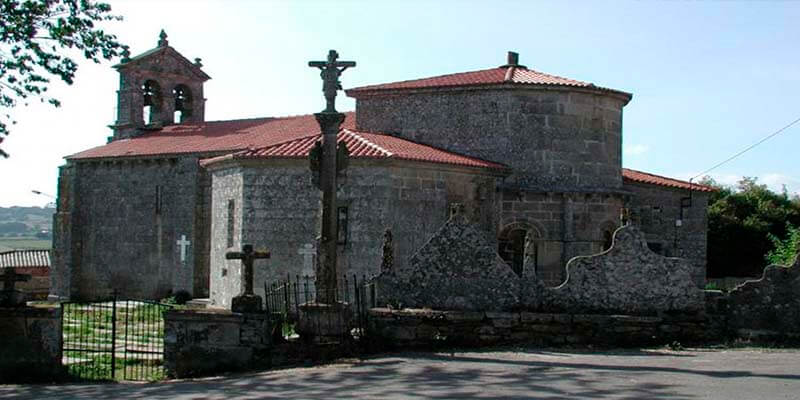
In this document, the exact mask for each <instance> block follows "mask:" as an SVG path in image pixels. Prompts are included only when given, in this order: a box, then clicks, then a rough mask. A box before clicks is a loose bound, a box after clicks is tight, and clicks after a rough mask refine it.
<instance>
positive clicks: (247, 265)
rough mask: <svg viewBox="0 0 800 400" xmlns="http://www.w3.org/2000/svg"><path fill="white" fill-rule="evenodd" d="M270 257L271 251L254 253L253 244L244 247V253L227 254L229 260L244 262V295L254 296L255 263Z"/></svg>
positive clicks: (231, 252)
mask: <svg viewBox="0 0 800 400" xmlns="http://www.w3.org/2000/svg"><path fill="white" fill-rule="evenodd" d="M269 257H270V253H269V251H262V250H255V251H253V245H252V244H246V245H244V246H242V251H230V252H228V253H225V258H226V259H228V260H242V266H243V267H244V295H252V294H253V261H255V260H257V259H262V258H269Z"/></svg>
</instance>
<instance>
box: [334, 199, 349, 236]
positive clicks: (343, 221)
mask: <svg viewBox="0 0 800 400" xmlns="http://www.w3.org/2000/svg"><path fill="white" fill-rule="evenodd" d="M336 219H337V221H338V223H337V228H336V229H337V232H336V243H337V244H347V222H348V221H347V207H339V208H337V209H336Z"/></svg>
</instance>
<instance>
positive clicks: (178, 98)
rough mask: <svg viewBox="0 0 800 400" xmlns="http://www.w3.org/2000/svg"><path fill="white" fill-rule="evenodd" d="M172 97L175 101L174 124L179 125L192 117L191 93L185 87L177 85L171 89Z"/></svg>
mask: <svg viewBox="0 0 800 400" xmlns="http://www.w3.org/2000/svg"><path fill="white" fill-rule="evenodd" d="M172 97H173V99H174V101H175V114H174V116H173V117H174V122H175V123H181V122H183V121H184V120H185V119H186V117H188V116H190V115H192V91H191V90H189V87H188V86H186V85H177V86H175V88H174V89H172Z"/></svg>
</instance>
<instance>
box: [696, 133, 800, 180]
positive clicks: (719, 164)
mask: <svg viewBox="0 0 800 400" xmlns="http://www.w3.org/2000/svg"><path fill="white" fill-rule="evenodd" d="M798 122H800V117H799V118H797V119H796V120H794V121H792V122H790V123H789V124H788V125H786V126H784V127H783V128H781V129H778V130H777V131H775V132H772V133H771V134H770V135H769V136H767V137H765V138H763V139H761V140H759V141H758V142H756V143H754V144H752V145H750V146H749V147H747V148H746V149H744V150H742V151H740V152H738V153H736V154H734V155H732V156H730V157H728V158H727V159H725V161H722V162H721V163H718V164H717V165H715V166H713V167H711V168H709V169H707V170H705V171H703V172H701V173H699V174H697V175H695V176H693V177H692V178H691V179H689V182H691V181H693V180H694V179H695V178H698V177H700V176H703V175H705V174H707V173H709V172H711V171H713V170H715V169H717V167H720V166H722V165H723V164H725V163H727V162H728V161H731V160H733V159H734V158H736V157H739V156H740V155H742V154H744V153H747V152H748V151H750V150H752V149H753V148H754V147H756V146H758V145H760V144H761V143H764V142H766V141H767V140H769V139H772V138H773V137H775V136H777V135H778V134H779V133H781V132H783V131H785V130H787V129H789V128H790V127H791V126H792V125H794V124H796V123H798Z"/></svg>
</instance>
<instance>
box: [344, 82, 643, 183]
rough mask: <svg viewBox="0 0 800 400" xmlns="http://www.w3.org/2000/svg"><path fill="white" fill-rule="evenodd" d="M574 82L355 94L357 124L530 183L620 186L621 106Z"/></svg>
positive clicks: (619, 99) (618, 100)
mask: <svg viewBox="0 0 800 400" xmlns="http://www.w3.org/2000/svg"><path fill="white" fill-rule="evenodd" d="M627 100H628V99H623V98H622V97H620V96H618V95H617V96H615V95H613V94H610V93H607V92H597V91H585V90H580V89H570V90H567V89H557V88H552V89H550V88H548V89H543V88H541V87H539V88H519V87H513V86H497V87H485V88H456V89H433V90H418V91H398V92H390V93H382V94H376V93H361V94H357V98H356V124H357V129H359V130H363V131H369V132H384V133H390V134H393V135H398V136H401V137H403V138H407V139H410V140H413V141H417V142H422V143H425V144H429V145H432V146H436V147H440V148H444V149H448V150H450V151H454V152H457V153H462V154H467V155H470V156H473V157H478V158H482V159H486V160H495V161H501V162H503V163H506V164H507V165H509V166H511V167H512V168H513V169H514V174H513V175H512V176H511V178H510V179H509V182H514V183H517V184H519V185H521V186H523V187H535V188H537V189H542V190H545V189H551V190H558V189H565V188H577V187H581V188H600V187H603V188H620V187H621V186H622V176H621V165H622V158H621V157H622V147H621V146H622V144H621V143H622V107H623V106H624V105H625V104H626V103H627Z"/></svg>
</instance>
